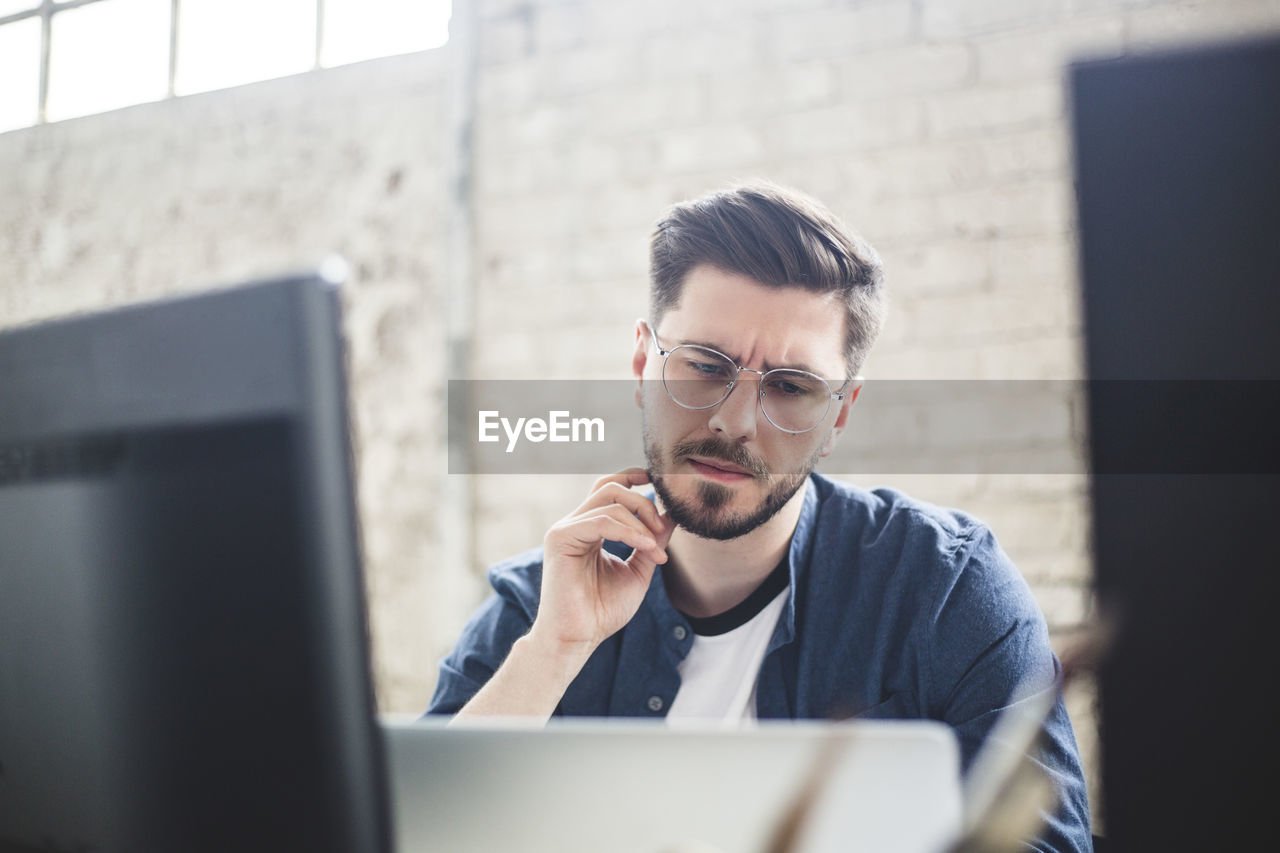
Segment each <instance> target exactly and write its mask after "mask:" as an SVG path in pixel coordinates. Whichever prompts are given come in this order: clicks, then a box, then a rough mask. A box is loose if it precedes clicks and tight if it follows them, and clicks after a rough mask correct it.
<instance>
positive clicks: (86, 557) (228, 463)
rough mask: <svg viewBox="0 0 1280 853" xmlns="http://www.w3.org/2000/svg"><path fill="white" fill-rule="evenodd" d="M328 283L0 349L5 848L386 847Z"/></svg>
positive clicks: (1, 344)
mask: <svg viewBox="0 0 1280 853" xmlns="http://www.w3.org/2000/svg"><path fill="white" fill-rule="evenodd" d="M322 268H323V269H325V270H328V272H323V273H322V272H317V273H314V274H313V273H307V274H303V275H297V276H289V277H284V278H281V279H279V280H272V281H265V282H257V283H253V284H247V285H242V286H238V287H232V288H224V289H218V290H215V291H212V292H206V293H202V294H200V295H196V296H189V297H184V298H177V299H171V300H166V301H162V302H155V303H150V304H143V305H136V306H132V307H126V308H122V309H117V310H112V311H109V312H105V313H99V314H92V315H85V316H78V317H73V318H68V319H59V320H55V321H52V322H47V323H43V324H39V325H32V326H28V327H24V328H17V329H12V330H9V331H5V332H3V333H0V849H4V850H53V851H87V850H94V851H178V850H182V851H215V850H216V851H226V850H272V851H278V850H307V851H335V852H336V851H376V853H386V851H388V850H389V849H390V842H389V838H390V831H389V830H390V827H389V805H388V798H387V795H386V791H385V787H386V781H385V772H384V759H383V755H382V751H381V744H380V740H379V737H380V736H379V734H378V730H377V726H376V715H375V704H374V693H373V688H372V678H371V672H370V662H369V644H368V631H367V614H366V606H365V598H364V586H363V580H362V576H361V565H360V548H359V541H358V526H357V522H356V514H355V507H354V500H353V481H352V466H351V461H350V442H349V437H348V425H347V402H346V394H345V385H344V376H345V372H344V367H345V359H344V350H343V344H342V336H341V334H340V328H339V321H340V303H339V294H338V290H337V287H336V285H337V278H338V275H336V274H335V273H334V270H335V269H336V268H335V267H322Z"/></svg>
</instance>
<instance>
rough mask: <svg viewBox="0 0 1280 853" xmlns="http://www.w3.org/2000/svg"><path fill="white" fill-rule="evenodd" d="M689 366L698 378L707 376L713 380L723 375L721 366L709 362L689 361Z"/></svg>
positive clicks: (723, 370)
mask: <svg viewBox="0 0 1280 853" xmlns="http://www.w3.org/2000/svg"><path fill="white" fill-rule="evenodd" d="M689 366H690V367H691V368H693V372H694V373H696V374H698V375H699V376H707V377H710V378H713V379H719V378H720V377H721V376H724V375H725V369H724V365H723V364H714V363H712V362H709V361H691V362H689Z"/></svg>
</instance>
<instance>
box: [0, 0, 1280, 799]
mask: <svg viewBox="0 0 1280 853" xmlns="http://www.w3.org/2000/svg"><path fill="white" fill-rule="evenodd" d="M457 2H459V3H461V2H462V0H457ZM466 17H467V16H465V15H459V18H460V19H466ZM472 20H473V21H474V25H475V29H474V41H473V44H474V48H475V51H474V54H470V53H468V54H467V55H463V53H464V52H463V51H462V50H460V49H459V44H461V43H462V42H459V41H455V42H454V43H451V45H449V46H447V47H445V48H443V49H441V50H439V51H434V52H431V53H426V54H419V55H413V56H407V57H399V58H393V59H387V60H379V61H375V62H370V63H364V64H361V65H357V66H351V67H347V68H340V69H334V70H330V71H325V72H319V73H315V74H308V75H302V76H300V77H296V78H290V79H286V80H280V81H274V82H270V83H264V84H258V85H254V86H249V87H244V88H241V89H237V90H232V91H228V92H221V93H211V94H207V95H199V96H194V97H190V98H185V99H181V100H177V101H171V102H166V103H161V104H153V105H145V106H140V107H135V108H131V109H128V110H124V111H120V112H117V113H112V114H107V115H103V116H96V117H90V118H85V119H80V120H76V121H71V122H66V123H62V124H57V125H49V126H44V127H39V128H33V129H30V130H24V131H18V132H13V133H9V134H4V135H0V174H3V175H4V176H5V177H4V188H5V191H4V193H3V194H0V256H3V257H5V258H6V261H7V265H6V275H5V277H4V279H3V283H0V323H3V324H11V323H15V322H21V321H26V320H32V319H37V318H40V317H45V316H50V315H54V314H60V313H64V312H67V311H72V310H79V309H84V308H90V307H94V306H99V305H105V304H113V303H119V302H123V301H130V300H134V299H139V298H142V297H147V296H153V295H158V294H161V293H169V292H173V291H177V290H183V289H192V288H198V287H201V286H205V285H211V284H225V283H230V282H232V281H235V280H237V279H239V278H242V277H245V276H249V275H256V274H263V273H269V272H273V271H276V270H279V269H281V268H289V267H293V266H297V265H299V264H302V263H308V262H310V261H313V260H314V259H315V258H317V257H319V256H321V255H323V254H326V253H329V252H339V253H342V254H344V255H346V256H347V257H348V259H349V260H351V261H352V262H353V265H354V268H355V276H354V280H353V282H352V286H351V287H350V288H348V290H347V293H346V303H347V307H348V309H349V311H348V317H347V331H348V335H349V339H350V343H351V347H352V352H353V365H354V376H353V382H354V388H355V394H354V396H355V412H354V415H355V426H356V431H357V441H358V449H359V462H360V476H359V487H360V505H361V514H362V519H363V525H364V535H365V545H366V551H367V557H368V567H369V584H370V590H371V601H372V606H373V623H374V634H375V636H374V654H375V662H376V670H377V677H378V688H379V697H380V701H381V704H382V706H383V707H384V708H385V709H386V710H395V711H412V710H416V709H419V708H421V707H422V706H423V705H424V704H425V702H426V700H427V698H428V697H429V695H430V692H431V689H432V686H433V683H434V679H435V673H434V669H435V663H436V661H437V659H438V657H439V656H440V655H441V654H443V653H444V652H445V651H446V650H447V648H448V647H449V645H450V644H451V642H452V640H453V638H454V637H455V636H456V633H457V630H458V628H459V627H460V625H461V623H462V621H463V620H464V619H465V617H466V615H467V613H468V612H469V611H470V609H471V607H472V606H474V604H475V603H476V602H477V601H478V600H479V597H480V596H481V595H483V593H484V586H483V583H482V580H481V579H482V572H483V568H484V566H485V565H486V564H487V563H489V562H491V561H493V560H495V559H497V558H499V557H501V556H505V555H507V554H510V553H511V552H513V551H516V550H519V549H523V548H525V547H528V546H530V545H533V544H536V543H537V542H538V541H540V539H541V537H542V533H543V531H544V530H545V528H546V526H547V525H548V524H549V523H551V522H552V521H553V520H554V519H556V518H558V517H559V516H560V515H562V514H563V513H565V512H566V511H568V510H569V509H570V508H572V507H573V506H574V505H576V504H577V503H578V502H579V500H580V499H581V496H582V494H583V492H584V490H585V488H586V487H587V485H589V482H590V479H591V478H590V477H574V476H562V477H553V478H547V479H544V480H537V481H535V480H533V479H532V478H528V477H519V476H504V477H498V476H494V477H487V478H483V479H481V478H476V479H475V480H470V481H466V482H464V483H459V482H458V480H459V479H460V478H452V479H451V478H449V477H447V476H446V475H445V473H444V472H445V462H444V452H443V429H442V427H443V418H442V408H441V407H442V405H443V390H442V389H443V380H444V378H445V377H446V376H447V375H454V376H458V375H459V374H458V372H457V371H458V370H462V371H463V372H464V375H466V376H470V377H473V378H529V377H554V378H604V377H624V376H625V375H626V373H627V365H628V360H629V353H630V348H631V328H632V322H633V321H634V319H635V318H636V317H638V316H640V315H641V314H642V313H643V311H644V306H645V281H646V270H645V260H646V259H645V248H646V238H647V234H648V230H649V228H650V226H651V223H652V221H653V219H654V218H655V216H656V215H657V214H658V213H659V211H660V210H661V209H662V208H663V207H664V206H665V205H666V204H668V203H670V202H673V201H677V200H680V199H683V198H686V197H689V196H691V195H696V194H700V193H703V192H705V191H707V190H710V189H714V188H718V187H721V186H723V185H724V184H726V183H727V182H729V181H731V180H733V179H737V178H746V177H753V176H765V177H770V178H772V179H774V180H777V181H780V182H783V183H789V184H793V185H795V186H797V187H799V188H801V189H803V190H806V191H808V192H810V193H812V194H814V195H816V196H818V197H819V198H821V199H823V200H824V201H825V202H826V203H827V204H828V205H829V206H831V207H832V209H833V210H835V212H836V213H837V214H839V215H840V216H841V217H843V218H844V219H845V220H846V221H847V222H848V223H850V224H851V225H852V226H853V227H855V228H856V229H858V230H859V231H861V232H862V233H863V235H864V236H866V237H867V238H868V239H869V240H870V241H871V242H872V243H873V244H874V245H876V247H877V248H878V249H879V250H880V252H881V254H882V255H883V257H884V260H885V263H886V269H887V273H888V281H889V285H890V288H891V299H892V309H891V315H890V321H889V326H888V328H887V329H886V333H885V336H884V338H883V339H882V342H881V343H880V345H879V346H878V348H877V350H876V351H875V352H874V353H873V354H872V357H871V359H870V361H869V362H868V364H867V373H868V375H869V376H870V377H872V378H873V379H876V378H907V379H921V378H928V379H1042V378H1072V377H1079V376H1080V374H1081V342H1080V328H1079V323H1080V321H1079V305H1078V300H1079V296H1078V287H1077V283H1076V271H1075V244H1074V239H1075V231H1074V223H1073V216H1074V211H1073V205H1072V198H1071V176H1070V162H1069V158H1070V152H1069V147H1068V143H1067V115H1066V98H1065V89H1064V84H1063V76H1062V66H1063V63H1064V62H1066V61H1067V60H1068V59H1070V58H1072V57H1075V56H1087V55H1113V54H1116V53H1120V52H1124V51H1141V50H1146V49H1150V48H1153V47H1157V46H1162V45H1166V44H1170V43H1177V42H1184V41H1190V40H1197V41H1198V40H1203V39H1216V38H1224V37H1232V36H1236V35H1244V34H1248V33H1255V32H1258V31H1260V30H1264V29H1266V30H1274V29H1276V28H1277V27H1280V4H1277V3H1276V2H1275V0H1215V2H1193V0H980V1H979V0H791V2H775V1H771V0H696V1H695V2H690V0H647V2H643V3H641V2H623V0H589V1H588V0H482V2H479V3H478V4H477V5H476V6H475V7H474V18H473V19H472ZM472 61H474V65H472V64H471V63H472ZM467 68H473V74H474V76H473V77H467V76H465V75H464V76H457V75H459V74H460V72H461V71H463V70H466V69H467ZM451 74H453V75H455V76H453V77H451V76H450V75H451ZM471 79H473V80H474V89H473V90H471V98H470V99H466V98H463V99H459V98H458V93H459V92H462V93H466V92H467V91H468V86H467V84H466V83H465V81H466V80H471ZM459 80H462V81H464V82H463V83H462V84H459V82H458V81H459ZM459 116H460V117H461V119H460V120H459ZM468 129H469V130H470V133H471V136H470V137H469V140H470V147H469V149H468V153H469V155H470V162H469V165H468V168H467V170H465V172H464V173H463V174H462V177H465V178H466V179H467V180H465V181H463V182H461V183H459V182H458V181H457V179H458V178H459V173H458V170H457V168H456V166H457V163H456V162H455V161H456V160H457V159H458V154H457V150H456V149H454V148H453V147H452V146H453V145H455V144H456V142H457V140H458V138H459V137H458V136H457V134H458V133H461V132H463V131H465V130H468ZM461 138H463V139H466V138H467V137H461ZM457 186H462V187H463V188H464V192H463V193H462V195H461V197H459V195H458V194H457V193H456V192H455V187H457ZM459 235H460V236H459ZM459 252H463V253H465V255H466V257H465V258H464V259H463V260H465V263H462V264H459V257H458V254H459ZM458 270H462V273H458V272H457V271H458ZM464 297H465V298H464ZM460 305H465V310H461V311H459V310H454V311H453V312H452V313H451V314H450V313H447V312H446V311H445V310H444V309H446V308H454V309H457V308H458V306H460ZM446 339H450V340H453V341H455V342H457V343H458V344H459V347H458V348H457V350H456V352H446V348H445V347H444V346H443V344H442V342H443V341H444V340H446ZM458 353H460V355H459V354H458ZM860 405H861V404H860ZM1073 407H1078V401H1073V400H1070V399H1068V400H1065V401H1064V410H1065V411H1068V412H1073V413H1074V414H1072V415H1071V416H1072V417H1074V418H1075V419H1076V420H1075V421H1073V424H1072V429H1073V430H1074V432H1073V436H1074V437H1073V439H1072V442H1071V444H1072V445H1073V446H1072V448H1070V449H1072V450H1073V451H1074V452H1075V454H1076V456H1077V458H1079V456H1080V448H1081V445H1080V442H1081V441H1082V440H1083V436H1082V435H1081V434H1080V429H1079V423H1078V420H1079V418H1078V408H1073ZM857 417H865V418H871V417H874V411H873V410H871V409H869V408H868V407H863V409H862V410H859V409H855V421H856V418H857ZM854 428H856V423H855V427H854ZM857 480H858V482H859V483H861V484H864V485H872V484H888V485H895V486H899V487H901V488H904V489H906V490H907V491H909V492H911V493H913V494H915V495H916V496H918V497H922V498H925V499H928V500H932V501H935V502H939V503H944V504H951V505H957V506H961V507H963V508H965V509H967V510H969V511H970V512H972V513H974V514H976V515H978V516H979V517H981V518H983V519H984V520H986V521H988V522H989V523H990V524H991V526H992V527H993V528H994V530H995V531H996V534H997V536H998V537H999V538H1000V539H1001V541H1002V543H1003V544H1004V546H1005V548H1006V550H1007V551H1008V552H1009V553H1010V554H1011V555H1012V557H1013V558H1014V559H1015V561H1016V562H1017V563H1018V565H1019V567H1020V568H1021V570H1022V571H1023V573H1024V575H1025V576H1026V577H1027V579H1028V581H1029V582H1030V583H1031V586H1032V589H1033V591H1034V593H1035V594H1036V596H1037V599H1038V600H1039V601H1040V604H1041V606H1042V607H1043V609H1044V610H1045V612H1046V614H1047V616H1048V618H1049V621H1050V624H1051V626H1052V627H1053V630H1054V639H1055V642H1056V643H1058V644H1059V645H1061V644H1062V643H1064V642H1066V641H1068V640H1069V639H1070V637H1071V631H1072V629H1073V628H1076V627H1077V626H1079V625H1080V624H1081V622H1082V621H1083V620H1085V619H1087V617H1088V616H1089V613H1090V596H1089V593H1088V582H1089V529H1088V527H1089V524H1088V511H1087V504H1086V502H1085V497H1086V489H1087V478H1086V476H1085V474H1084V473H1083V466H1082V464H1081V465H1080V466H1078V468H1077V469H1076V470H1074V471H1073V472H1070V473H1039V472H1028V473H1025V474H1017V475H998V476H997V475H978V474H968V475H946V476H941V475H924V474H914V475H904V474H900V473H895V472H867V474H866V476H865V477H861V476H860V477H858V478H857ZM442 507H443V508H442ZM1071 706H1072V712H1073V716H1074V718H1075V720H1076V724H1077V732H1078V734H1079V736H1080V739H1081V741H1082V745H1083V747H1084V752H1085V758H1086V763H1087V769H1088V770H1089V772H1090V774H1091V778H1093V779H1095V780H1096V772H1097V762H1096V758H1095V749H1096V734H1095V731H1094V722H1093V706H1092V698H1091V696H1090V694H1089V691H1088V689H1087V688H1086V689H1085V690H1083V691H1081V692H1079V693H1076V694H1074V695H1073V696H1072V697H1071Z"/></svg>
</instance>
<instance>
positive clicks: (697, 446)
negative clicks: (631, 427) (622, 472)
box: [644, 424, 820, 541]
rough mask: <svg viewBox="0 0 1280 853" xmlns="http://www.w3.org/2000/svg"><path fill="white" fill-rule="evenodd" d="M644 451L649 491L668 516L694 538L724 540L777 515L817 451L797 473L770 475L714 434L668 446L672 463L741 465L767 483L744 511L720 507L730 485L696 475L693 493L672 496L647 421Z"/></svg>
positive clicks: (800, 483) (729, 493)
mask: <svg viewBox="0 0 1280 853" xmlns="http://www.w3.org/2000/svg"><path fill="white" fill-rule="evenodd" d="M644 455H645V458H646V460H647V461H648V463H649V479H650V481H651V482H652V483H653V489H654V491H655V492H657V494H658V497H660V498H661V499H662V504H663V506H664V507H666V510H667V514H668V515H669V516H671V520H672V521H674V522H675V523H676V524H677V525H678V526H680V527H683V528H684V529H685V530H688V531H689V532H690V533H692V534H693V535H695V536H700V537H702V538H703V539H716V540H720V541H724V540H726V539H737V538H738V537H739V536H743V535H745V534H747V533H750V532H751V531H753V530H755V529H756V528H757V527H759V526H760V525H762V524H764V523H765V522H766V521H768V520H769V519H771V518H773V517H774V516H775V515H777V513H778V510H780V509H782V507H783V506H785V505H786V503H787V501H789V500H791V498H792V496H794V495H795V493H796V492H797V491H799V489H800V487H801V486H803V485H804V482H805V480H807V479H808V478H809V474H810V472H811V471H813V467H814V465H816V464H817V461H818V458H819V456H820V453H819V452H817V451H815V452H814V454H813V455H812V456H811V457H810V458H809V460H808V462H807V464H806V465H805V466H804V470H802V471H796V472H792V473H788V474H780V475H775V474H773V473H771V472H770V471H769V468H768V466H767V465H766V464H765V463H764V461H763V460H761V459H759V458H758V457H756V456H754V455H753V454H751V453H750V452H749V451H748V450H747V449H746V448H744V447H743V446H742V445H740V444H733V443H730V442H725V441H721V440H719V439H716V438H703V439H687V440H685V441H681V442H677V443H676V445H675V446H674V447H672V448H671V454H670V462H671V464H672V465H675V464H676V463H678V462H680V461H681V460H682V459H684V458H686V457H689V456H702V457H706V458H711V459H721V460H724V461H726V462H729V463H731V464H733V465H736V466H739V467H741V468H745V469H746V470H747V471H749V472H750V473H751V476H752V477H753V478H754V479H755V480H757V481H760V482H765V481H767V482H769V483H770V488H769V490H768V492H766V493H765V495H764V497H763V498H761V500H760V503H759V504H757V505H756V506H755V508H753V509H750V510H748V511H744V512H733V511H730V510H728V509H726V508H725V507H726V505H727V504H728V503H729V501H730V500H732V498H733V494H734V490H733V488H731V487H730V486H726V485H724V484H722V483H716V482H712V481H709V480H705V479H702V478H700V477H699V478H698V482H697V484H696V488H695V495H694V497H692V498H690V499H685V498H679V497H676V495H675V494H674V493H673V492H672V490H671V486H670V484H669V483H668V482H667V479H666V478H667V474H666V473H665V472H666V459H664V457H663V453H662V451H661V449H660V448H659V447H658V442H657V440H656V439H655V438H654V437H653V435H652V434H651V432H650V430H649V428H648V425H647V424H646V425H645V430H644ZM675 476H683V475H675ZM690 476H693V475H690Z"/></svg>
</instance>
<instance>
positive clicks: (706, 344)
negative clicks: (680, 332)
mask: <svg viewBox="0 0 1280 853" xmlns="http://www.w3.org/2000/svg"><path fill="white" fill-rule="evenodd" d="M675 346H697V347H703V348H705V349H713V350H715V351H716V352H718V353H722V354H723V355H727V356H728V357H729V358H731V359H733V363H734V364H742V356H741V355H738V354H736V353H731V352H729V351H728V350H727V349H725V348H724V347H722V346H719V345H718V344H715V343H713V342H711V341H695V340H689V339H687V338H685V339H681V340H680V341H678V342H677V343H676V344H675ZM778 368H786V369H787V370H803V371H804V372H805V373H812V374H813V375H814V376H821V375H822V373H821V372H820V371H817V370H815V369H814V368H812V367H810V366H809V365H808V364H806V363H805V362H803V361H802V362H799V363H797V364H770V363H769V362H767V361H766V362H765V363H764V369H765V371H766V372H768V371H770V370H777V369H778Z"/></svg>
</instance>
